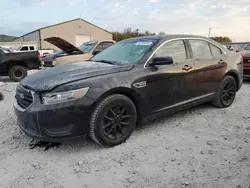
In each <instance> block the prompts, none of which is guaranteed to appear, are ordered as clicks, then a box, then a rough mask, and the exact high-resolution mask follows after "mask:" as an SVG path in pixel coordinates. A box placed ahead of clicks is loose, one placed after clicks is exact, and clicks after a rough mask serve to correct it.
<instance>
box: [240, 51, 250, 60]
mask: <svg viewBox="0 0 250 188" xmlns="http://www.w3.org/2000/svg"><path fill="white" fill-rule="evenodd" d="M240 53H241V55H242V56H243V57H245V58H250V50H243V51H241V52H240Z"/></svg>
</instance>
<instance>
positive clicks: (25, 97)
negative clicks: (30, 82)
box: [14, 84, 93, 141]
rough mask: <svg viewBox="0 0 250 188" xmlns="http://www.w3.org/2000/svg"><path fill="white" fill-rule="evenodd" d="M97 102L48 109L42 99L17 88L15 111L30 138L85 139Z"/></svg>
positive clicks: (64, 104) (55, 139)
mask: <svg viewBox="0 0 250 188" xmlns="http://www.w3.org/2000/svg"><path fill="white" fill-rule="evenodd" d="M92 104H93V100H92V99H90V98H88V97H84V98H82V99H81V100H80V101H70V102H66V103H61V104H50V105H45V104H43V103H42V100H41V95H40V94H39V93H35V92H33V91H31V90H28V89H26V88H24V87H22V86H21V85H20V84H19V85H18V86H17V90H16V95H15V100H14V111H15V114H16V116H17V121H18V125H19V127H20V128H21V130H22V131H23V132H25V133H26V134H27V135H29V136H31V137H33V138H36V139H39V140H44V141H61V140H67V139H71V138H75V137H82V136H85V135H86V133H87V132H88V127H89V117H90V112H91V108H92Z"/></svg>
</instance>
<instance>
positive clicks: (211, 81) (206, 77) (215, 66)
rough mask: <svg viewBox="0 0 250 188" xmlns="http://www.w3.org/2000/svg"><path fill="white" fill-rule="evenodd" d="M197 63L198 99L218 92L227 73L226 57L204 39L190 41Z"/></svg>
mask: <svg viewBox="0 0 250 188" xmlns="http://www.w3.org/2000/svg"><path fill="white" fill-rule="evenodd" d="M188 42H189V45H190V49H191V54H192V57H193V60H194V63H195V72H196V83H197V87H198V88H199V90H197V93H196V95H197V97H198V96H199V97H202V96H204V97H205V96H209V95H212V94H214V93H215V92H216V90H217V88H218V86H219V84H220V81H221V80H222V79H223V77H224V75H225V73H226V67H227V63H226V56H225V54H224V53H223V51H222V50H221V49H220V48H219V47H217V46H216V45H214V44H212V43H210V42H208V41H206V40H203V39H189V40H188Z"/></svg>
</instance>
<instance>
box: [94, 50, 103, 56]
mask: <svg viewBox="0 0 250 188" xmlns="http://www.w3.org/2000/svg"><path fill="white" fill-rule="evenodd" d="M100 52H101V51H100V50H96V51H94V52H93V55H96V54H99V53H100Z"/></svg>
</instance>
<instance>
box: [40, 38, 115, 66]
mask: <svg viewBox="0 0 250 188" xmlns="http://www.w3.org/2000/svg"><path fill="white" fill-rule="evenodd" d="M44 40H45V41H47V42H49V43H51V44H53V45H55V46H56V47H58V48H59V49H61V50H63V51H64V52H65V53H66V55H63V56H60V57H58V58H56V59H54V62H53V66H58V65H64V64H68V63H75V62H81V61H86V60H89V59H90V58H91V57H93V56H94V55H96V54H97V53H99V52H101V51H103V50H104V49H106V48H108V47H109V46H111V45H113V44H114V43H115V41H113V40H98V41H97V40H95V41H88V42H85V43H83V44H82V45H81V46H79V47H76V46H74V45H73V44H71V43H69V42H67V41H66V40H64V39H62V38H60V37H50V38H46V39H44Z"/></svg>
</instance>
